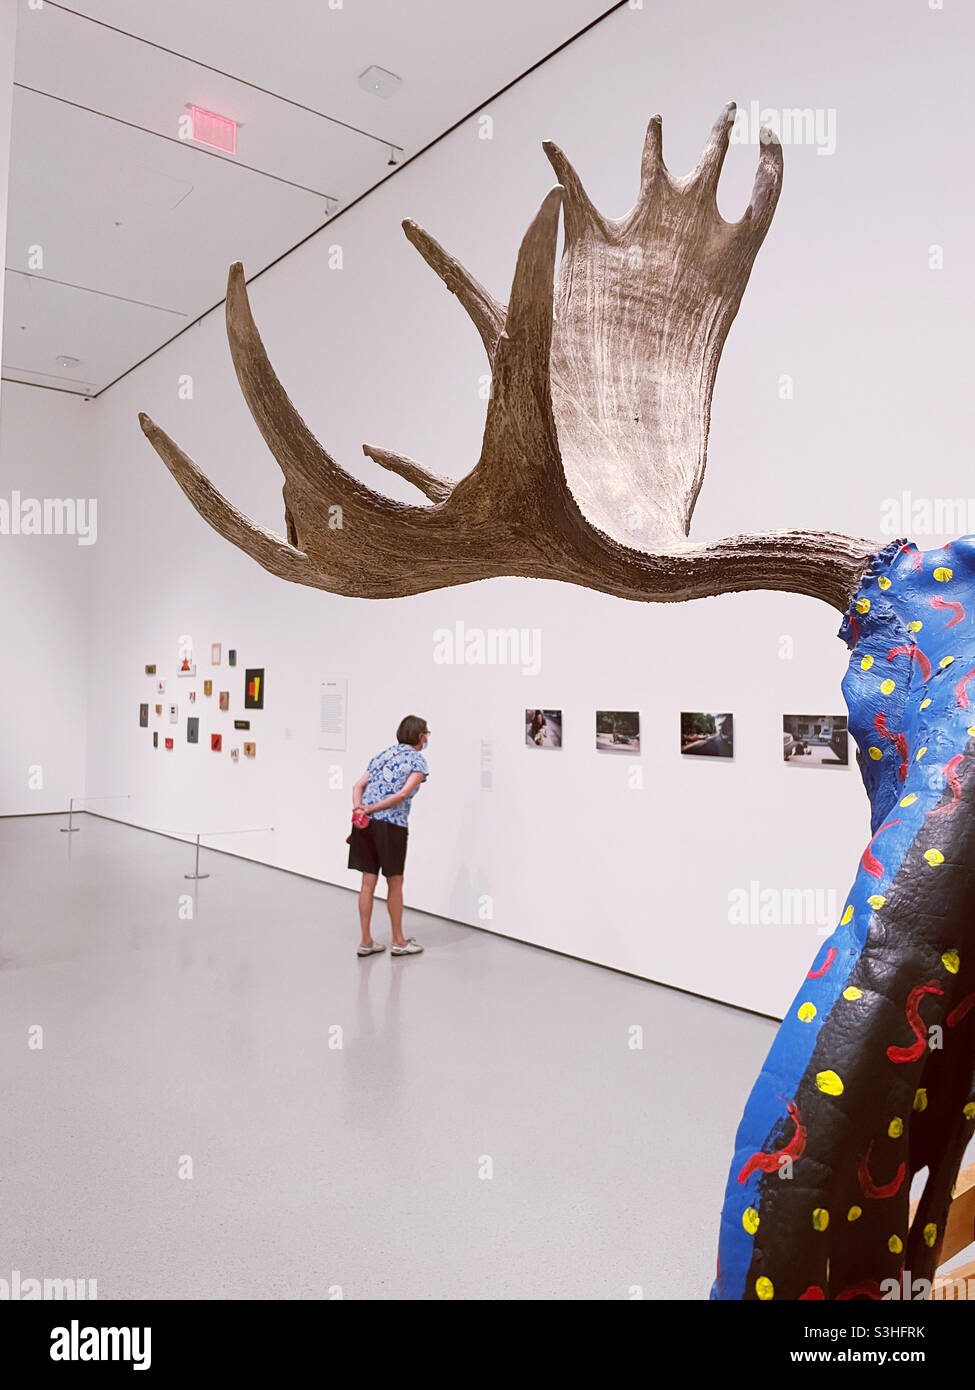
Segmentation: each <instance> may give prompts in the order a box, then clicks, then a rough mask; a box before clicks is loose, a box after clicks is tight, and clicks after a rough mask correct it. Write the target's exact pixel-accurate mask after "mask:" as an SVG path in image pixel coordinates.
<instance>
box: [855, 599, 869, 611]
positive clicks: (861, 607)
mask: <svg viewBox="0 0 975 1390" xmlns="http://www.w3.org/2000/svg"><path fill="white" fill-rule="evenodd" d="M856 610H857V612H858V613H869V612H870V600H869V599H868V598H858V599H857V601H856Z"/></svg>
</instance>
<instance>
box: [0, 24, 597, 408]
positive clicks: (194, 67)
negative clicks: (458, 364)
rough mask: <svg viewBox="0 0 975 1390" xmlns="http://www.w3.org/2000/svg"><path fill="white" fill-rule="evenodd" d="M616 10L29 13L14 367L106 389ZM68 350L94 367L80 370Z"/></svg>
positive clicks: (17, 128)
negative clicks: (191, 136)
mask: <svg viewBox="0 0 975 1390" xmlns="http://www.w3.org/2000/svg"><path fill="white" fill-rule="evenodd" d="M607 8H608V4H607V3H605V0H603V3H597V0H533V3H532V4H530V5H526V4H525V0H492V4H491V5H489V6H485V5H484V4H483V3H482V0H414V3H411V4H409V5H404V4H403V3H402V0H368V2H367V0H354V2H353V0H343V2H342V3H341V4H339V3H338V0H331V3H330V2H329V0H292V2H291V3H289V4H288V5H284V6H280V7H277V6H269V5H268V4H267V3H266V0H209V3H207V4H200V3H199V0H165V3H159V0H152V2H151V3H148V0H140V3H133V0H88V3H87V4H85V5H84V6H81V5H79V6H75V7H71V9H67V8H66V7H64V6H62V5H58V4H55V3H54V0H47V3H45V5H44V6H43V8H42V9H41V10H30V9H27V8H26V7H25V8H23V9H22V10H21V15H20V28H19V32H18V40H17V55H16V80H17V83H18V86H17V89H16V90H15V94H14V119H13V133H12V148H11V176H10V197H9V212H8V230H7V266H6V268H5V299H6V310H5V324H4V335H3V374H4V376H5V377H9V378H13V379H16V380H25V381H26V380H31V381H34V382H35V383H36V384H50V385H52V386H57V387H59V388H61V389H76V390H78V391H79V392H80V393H82V394H93V393H94V392H95V391H97V390H99V389H102V388H103V387H105V386H106V385H107V384H108V383H109V382H111V381H112V380H114V379H115V378H116V377H117V376H118V375H119V374H120V373H121V372H124V371H125V370H127V368H128V367H130V366H132V365H133V364H134V363H135V362H137V361H139V360H140V359H141V358H143V357H144V356H145V355H146V354H147V353H149V352H151V351H153V349H155V348H156V347H158V346H159V345H160V344H162V343H163V342H165V341H167V340H168V339H169V338H170V337H172V335H173V333H174V332H177V331H179V329H180V328H181V327H183V326H185V325H186V324H188V323H191V322H192V321H193V319H194V318H196V317H198V316H199V315H200V314H201V313H203V312H205V311H206V310H207V309H209V308H210V307H211V306H212V305H213V304H214V303H216V302H217V301H219V300H220V299H221V298H222V296H223V293H224V289H225V283H226V273H227V266H228V264H230V262H231V261H234V260H243V262H244V264H245V265H246V266H247V267H248V269H249V271H251V272H252V273H253V272H256V271H257V270H259V269H260V268H261V267H262V266H264V265H266V264H267V263H268V262H269V261H271V260H273V259H274V258H275V257H276V256H278V255H280V254H281V253H282V252H285V251H287V249H288V248H289V247H290V246H293V245H294V244H295V243H296V242H297V241H299V240H300V239H301V238H302V237H304V236H306V235H307V234H308V233H309V232H310V231H313V230H314V229H315V228H316V227H319V226H320V225H321V224H322V223H323V222H325V221H326V220H327V218H328V216H329V214H330V212H333V211H337V210H338V209H339V208H341V207H342V206H343V205H345V204H347V203H349V202H351V201H352V200H353V199H354V198H356V197H357V196H358V195H359V194H361V193H362V192H363V191H365V190H366V189H368V188H370V187H371V186H372V185H374V184H375V183H376V182H377V181H378V180H380V179H382V178H383V177H386V176H387V175H389V174H390V173H391V172H392V170H391V169H390V167H389V164H388V160H389V157H390V145H395V146H397V147H400V148H401V150H402V153H401V154H400V155H399V158H400V160H402V159H405V158H406V157H408V156H409V155H410V154H413V153H415V152H416V151H417V150H418V149H420V148H422V147H423V146H424V145H425V144H427V143H429V141H430V140H432V139H434V138H436V136H437V135H439V134H440V133H441V132H442V131H443V130H445V129H447V128H448V127H449V126H450V125H452V124H453V123H454V122H455V121H456V120H458V119H459V118H460V117H462V116H463V115H465V114H466V113H467V112H468V111H469V110H471V108H472V107H473V106H475V105H476V104H477V103H478V102H479V101H483V100H486V99H487V98H488V97H490V96H491V95H492V94H493V93H494V92H495V91H496V90H498V89H499V88H500V87H502V86H504V85H505V84H506V83H507V82H509V81H511V80H512V79H514V78H515V77H517V76H518V75H519V74H520V73H521V72H523V71H524V70H525V69H526V68H528V67H530V66H531V65H532V64H533V63H535V62H536V61H538V59H539V58H541V57H543V56H544V55H545V54H546V53H548V52H549V51H551V49H552V48H554V47H556V46H557V45H558V44H560V43H562V42H563V41H564V40H565V39H567V38H569V37H570V36H571V35H572V34H573V33H575V32H576V31H578V30H579V29H580V28H582V27H583V26H584V25H585V24H587V23H589V22H590V21H591V20H592V19H594V18H595V17H596V16H597V15H599V14H600V13H602V12H603V11H604V10H606V9H607ZM82 10H83V15H82V13H81V12H82ZM73 11H77V12H73ZM85 16H87V18H86V17H85ZM91 20H97V21H101V22H100V23H93V22H91ZM110 25H114V26H117V27H118V28H119V29H123V30H127V31H129V32H128V34H123V33H117V32H114V30H113V29H112V28H109V27H106V26H110ZM133 35H138V36H140V37H141V38H144V39H147V40H150V41H151V42H152V43H153V44H158V45H162V46H163V47H164V48H166V49H171V50H174V51H173V52H162V51H160V49H159V48H155V47H152V46H149V44H146V43H142V42H139V41H138V39H137V38H135V37H133ZM191 58H192V59H196V60H197V62H192V61H189V60H190V59H191ZM201 63H206V64H210V65H211V66H212V67H215V68H219V69H221V70H222V72H223V73H224V74H233V76H227V75H220V74H218V73H214V72H211V71H208V70H207V68H205V67H202V66H200V65H199V64H201ZM370 64H377V65H379V66H380V67H384V68H388V69H389V70H391V71H393V72H395V73H397V74H398V75H399V76H400V77H401V78H402V86H401V87H400V88H399V90H398V91H397V92H396V93H395V94H394V95H393V96H392V97H390V98H389V99H387V100H383V99H381V98H378V97H376V96H374V95H372V94H371V93H369V92H365V91H363V90H362V89H361V88H360V87H359V85H358V80H357V79H358V76H359V74H360V73H361V72H362V71H363V69H365V68H366V67H368V66H369V65H370ZM235 78H240V79H244V80H243V81H238V80H234V79H235ZM247 83H254V84H257V86H259V87H263V88H267V89H268V91H267V92H264V91H257V90H255V89H254V87H253V86H249V85H246V84H247ZM269 93H275V94H277V95H271V94H269ZM282 98H287V99H289V100H284V99H282ZM191 103H195V104H197V105H200V106H204V107H206V108H207V109H210V110H214V111H217V112H219V113H220V114H221V115H226V116H230V117H232V118H233V119H234V120H237V121H238V122H239V123H240V126H241V128H240V131H239V137H238V147H237V154H236V156H235V157H223V156H217V155H213V154H210V153H207V152H204V151H203V150H202V149H201V148H200V147H198V146H196V145H194V144H192V143H191V142H187V141H186V140H185V139H181V138H180V125H179V122H180V118H181V117H183V116H185V114H186V112H187V109H188V106H189V105H190V104H191ZM292 103H302V104H304V105H305V106H309V107H312V108H314V111H315V112H318V113H324V115H325V116H327V117H331V118H333V119H325V118H323V115H321V114H314V113H313V112H312V111H307V110H302V109H299V107H297V106H296V105H294V104H292ZM350 127H354V128H350ZM387 142H388V143H387ZM245 166H250V167H245ZM333 199H334V202H332V201H331V200H333ZM38 247H39V248H40V250H41V254H42V257H43V263H42V264H40V265H38V264H34V263H33V262H36V260H37V250H36V248H38ZM32 248H34V249H32ZM61 354H67V355H69V356H71V357H74V358H77V359H78V360H79V361H78V366H77V367H70V368H67V369H66V368H64V367H63V366H61V365H59V364H58V362H57V357H58V356H59V355H61Z"/></svg>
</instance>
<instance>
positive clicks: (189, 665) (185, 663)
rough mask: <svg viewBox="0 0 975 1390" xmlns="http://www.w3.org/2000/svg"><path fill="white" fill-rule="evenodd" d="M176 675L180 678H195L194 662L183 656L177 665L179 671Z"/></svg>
mask: <svg viewBox="0 0 975 1390" xmlns="http://www.w3.org/2000/svg"><path fill="white" fill-rule="evenodd" d="M177 675H180V676H195V675H196V662H195V661H193V660H191V658H190V657H188V656H184V657H183V660H182V661H181V662H180V663H179V671H178V672H177Z"/></svg>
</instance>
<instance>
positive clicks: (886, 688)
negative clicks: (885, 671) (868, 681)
mask: <svg viewBox="0 0 975 1390" xmlns="http://www.w3.org/2000/svg"><path fill="white" fill-rule="evenodd" d="M894 684H895V682H894V681H892V680H889V679H888V680H885V681H881V682H880V689H881V691H882V692H883V694H884V695H889V694H890V692H891V691H892V690H893V689H894Z"/></svg>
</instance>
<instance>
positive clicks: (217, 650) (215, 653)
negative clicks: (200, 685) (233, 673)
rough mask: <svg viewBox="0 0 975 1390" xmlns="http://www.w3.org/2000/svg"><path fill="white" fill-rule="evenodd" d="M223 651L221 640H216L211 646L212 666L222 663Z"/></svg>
mask: <svg viewBox="0 0 975 1390" xmlns="http://www.w3.org/2000/svg"><path fill="white" fill-rule="evenodd" d="M222 651H223V647H222V646H221V644H220V643H219V642H214V643H213V644H212V646H211V647H210V665H211V666H219V665H220V655H221V652H222Z"/></svg>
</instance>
